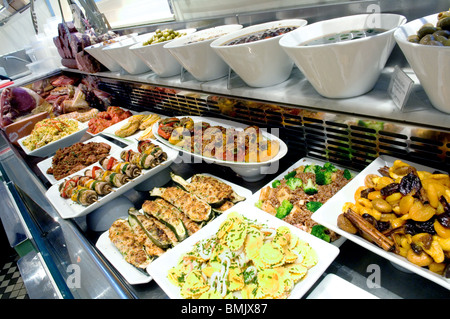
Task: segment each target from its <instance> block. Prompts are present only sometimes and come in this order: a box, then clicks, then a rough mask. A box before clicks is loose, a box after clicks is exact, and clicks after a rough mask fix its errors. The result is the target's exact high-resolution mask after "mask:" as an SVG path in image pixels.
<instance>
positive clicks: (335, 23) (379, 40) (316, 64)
mask: <svg viewBox="0 0 450 319" xmlns="http://www.w3.org/2000/svg"><path fill="white" fill-rule="evenodd" d="M405 22H406V18H405V17H403V16H401V15H397V14H387V13H380V14H377V13H376V14H358V15H351V16H345V17H339V18H334V19H329V20H324V21H319V22H315V23H312V24H310V25H307V26H304V27H302V28H299V29H298V30H295V31H293V32H290V33H288V34H287V35H285V36H283V37H282V38H281V40H280V46H281V47H282V48H283V49H284V51H285V52H286V53H287V54H288V55H289V57H290V58H291V59H292V60H293V61H294V62H295V64H296V65H297V67H298V68H299V69H300V71H301V72H302V73H303V75H304V76H305V77H306V79H307V80H308V81H309V82H310V83H311V85H312V86H313V87H314V89H315V90H316V91H317V92H318V93H319V94H320V95H322V96H324V97H327V98H350V97H354V96H358V95H361V94H364V93H367V92H368V91H370V90H371V89H372V88H373V87H374V85H375V83H376V81H377V80H378V78H379V76H380V73H381V71H382V70H383V68H384V66H385V64H386V61H387V59H388V58H389V56H390V54H391V52H392V49H393V48H394V46H395V39H394V36H393V34H394V31H395V30H396V28H397V27H398V26H400V25H402V24H404V23H405ZM368 29H382V30H384V32H382V33H379V34H376V35H373V36H369V37H362V38H359V39H354V40H351V41H342V42H333V43H325V44H315V43H314V44H311V45H304V44H305V43H307V42H309V41H312V40H314V39H317V38H321V37H325V36H327V35H330V37H332V35H334V34H340V33H348V32H350V31H351V30H361V31H364V30H368Z"/></svg>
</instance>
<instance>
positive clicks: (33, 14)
mask: <svg viewBox="0 0 450 319" xmlns="http://www.w3.org/2000/svg"><path fill="white" fill-rule="evenodd" d="M30 12H31V21H32V22H33V27H34V31H35V32H36V34H38V33H39V29H38V23H37V16H36V12H35V11H34V0H31V1H30Z"/></svg>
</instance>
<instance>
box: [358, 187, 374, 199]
mask: <svg viewBox="0 0 450 319" xmlns="http://www.w3.org/2000/svg"><path fill="white" fill-rule="evenodd" d="M373 191H375V188H373V187H370V188H365V189H363V190H362V191H361V197H362V198H367V196H368V195H369V193H371V192H373Z"/></svg>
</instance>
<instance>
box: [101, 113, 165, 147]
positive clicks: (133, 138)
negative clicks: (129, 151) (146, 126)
mask: <svg viewBox="0 0 450 319" xmlns="http://www.w3.org/2000/svg"><path fill="white" fill-rule="evenodd" d="M137 114H145V115H151V114H153V115H157V116H159V118H164V117H165V116H160V115H158V114H156V113H153V112H139V113H135V114H133V115H137ZM128 119H129V118H128ZM128 119H125V120H124V121H120V122H118V123H115V124H113V125H111V126H109V127H107V128H106V129H104V130H103V131H101V132H100V133H101V134H102V135H105V136H110V137H112V138H114V139H117V140H119V141H121V142H123V143H126V144H133V143H137V142H138V140H139V138H141V136H142V135H143V134H144V133H145V132H144V131H143V130H139V129H138V130H137V131H136V132H135V133H133V134H131V135H130V136H126V137H120V136H117V135H116V134H115V132H116V131H117V130H118V129H120V128H121V127H123V126H124V125H126V123H127V121H128ZM158 120H159V119H158ZM150 130H153V125H152V128H150Z"/></svg>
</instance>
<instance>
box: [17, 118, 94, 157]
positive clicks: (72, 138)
mask: <svg viewBox="0 0 450 319" xmlns="http://www.w3.org/2000/svg"><path fill="white" fill-rule="evenodd" d="M71 121H75V122H78V121H76V120H71ZM78 127H79V130H78V131H76V132H74V133H72V134H70V135H67V136H64V137H63V138H61V139H59V140H56V141H53V142H51V143H48V144H46V145H44V146H41V147H39V148H37V149H35V150H32V151H30V150H29V149H28V148H27V147H26V146H25V145H23V141H24V140H25V139H26V138H27V137H28V136H29V135H28V136H24V137H22V138H21V139H19V140H18V141H17V142H18V143H19V145H20V147H22V149H23V151H24V152H25V154H27V155H29V156H37V157H46V156H50V155H53V154H54V153H55V152H56V151H57V150H58V149H60V148H63V147H66V146H70V145H72V144H74V143H77V142H78V141H80V140H81V138H82V137H83V135H84V133H86V131H87V129H88V126H87V123H81V122H78Z"/></svg>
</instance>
